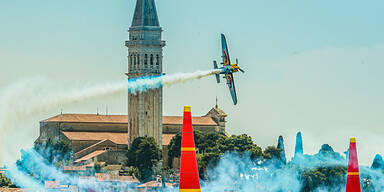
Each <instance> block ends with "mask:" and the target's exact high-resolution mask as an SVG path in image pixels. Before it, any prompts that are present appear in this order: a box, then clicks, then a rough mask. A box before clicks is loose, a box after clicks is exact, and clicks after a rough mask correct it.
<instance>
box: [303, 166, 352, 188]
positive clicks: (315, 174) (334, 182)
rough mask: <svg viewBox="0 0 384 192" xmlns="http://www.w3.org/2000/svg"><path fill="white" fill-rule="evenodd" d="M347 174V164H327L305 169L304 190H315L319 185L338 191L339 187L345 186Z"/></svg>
mask: <svg viewBox="0 0 384 192" xmlns="http://www.w3.org/2000/svg"><path fill="white" fill-rule="evenodd" d="M346 174H347V168H346V167H345V166H325V167H317V168H314V169H310V170H305V171H303V172H302V174H301V180H302V183H303V188H302V191H303V192H309V191H314V190H315V189H316V188H318V187H322V188H327V189H332V190H334V191H337V190H336V189H337V187H340V186H345V181H346V178H345V176H346Z"/></svg>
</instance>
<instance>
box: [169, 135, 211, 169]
mask: <svg viewBox="0 0 384 192" xmlns="http://www.w3.org/2000/svg"><path fill="white" fill-rule="evenodd" d="M203 136H204V134H203V133H202V132H200V131H197V130H195V131H193V137H194V140H195V145H196V148H197V149H198V150H199V151H201V149H200V145H204V143H203V141H204V140H205V139H204V138H203ZM181 138H182V134H181V132H179V133H177V134H176V135H175V136H174V137H173V138H172V139H171V141H170V143H169V145H168V167H169V168H172V162H173V159H174V158H179V157H180V155H181Z"/></svg>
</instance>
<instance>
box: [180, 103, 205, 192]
mask: <svg viewBox="0 0 384 192" xmlns="http://www.w3.org/2000/svg"><path fill="white" fill-rule="evenodd" d="M179 191H180V192H200V191H201V189H200V179H199V172H198V169H197V161H196V148H195V141H194V138H193V127H192V115H191V107H190V106H185V107H184V118H183V132H182V139H181V158H180V184H179Z"/></svg>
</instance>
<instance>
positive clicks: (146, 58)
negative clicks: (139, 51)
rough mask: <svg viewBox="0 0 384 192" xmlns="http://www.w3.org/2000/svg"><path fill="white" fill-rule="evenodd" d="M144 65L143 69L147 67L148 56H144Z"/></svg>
mask: <svg viewBox="0 0 384 192" xmlns="http://www.w3.org/2000/svg"><path fill="white" fill-rule="evenodd" d="M144 65H145V67H147V65H148V54H145V55H144Z"/></svg>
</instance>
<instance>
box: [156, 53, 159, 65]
mask: <svg viewBox="0 0 384 192" xmlns="http://www.w3.org/2000/svg"><path fill="white" fill-rule="evenodd" d="M159 63H160V57H159V55H156V65H159Z"/></svg>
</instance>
